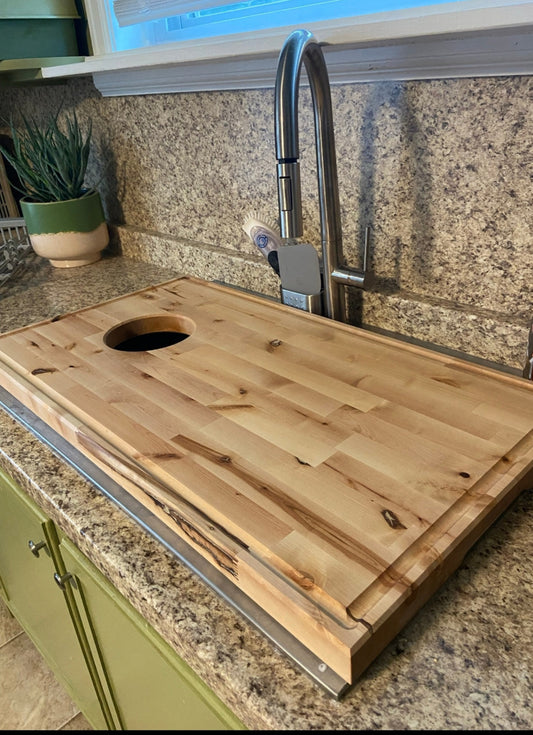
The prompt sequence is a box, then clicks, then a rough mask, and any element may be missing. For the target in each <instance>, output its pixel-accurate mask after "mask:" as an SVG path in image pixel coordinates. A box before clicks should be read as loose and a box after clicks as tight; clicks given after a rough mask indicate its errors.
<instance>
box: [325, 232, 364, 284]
mask: <svg viewBox="0 0 533 735" xmlns="http://www.w3.org/2000/svg"><path fill="white" fill-rule="evenodd" d="M369 253H370V227H369V226H367V227H365V243H364V248H363V268H362V270H357V269H355V268H335V269H334V270H333V271H332V273H331V278H332V279H333V280H334V281H336V282H337V283H342V284H343V285H345V286H357V287H358V288H368V287H369V286H370V284H371V281H372V271H371V270H370V269H369V266H368V264H369Z"/></svg>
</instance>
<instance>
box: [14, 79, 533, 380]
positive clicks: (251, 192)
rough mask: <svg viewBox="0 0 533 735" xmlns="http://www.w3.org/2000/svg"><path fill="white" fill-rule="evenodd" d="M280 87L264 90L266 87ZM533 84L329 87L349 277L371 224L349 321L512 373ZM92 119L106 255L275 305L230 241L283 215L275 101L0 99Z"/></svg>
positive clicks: (310, 196) (522, 303)
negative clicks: (250, 218)
mask: <svg viewBox="0 0 533 735" xmlns="http://www.w3.org/2000/svg"><path fill="white" fill-rule="evenodd" d="M273 84H274V80H273ZM532 100H533V80H532V78H531V77H526V76H522V77H487V78H472V79H447V80H432V81H420V82H414V81H411V82H378V83H372V84H368V83H364V84H353V85H348V84H344V85H338V86H333V87H332V101H333V114H334V122H335V138H336V147H337V165H338V176H339V196H340V205H341V214H342V227H343V250H344V256H345V261H346V265H348V266H350V267H353V268H360V267H361V261H362V253H363V239H364V237H363V235H364V231H365V227H366V226H370V227H371V228H372V238H371V248H370V264H371V266H372V269H373V271H374V273H375V276H376V281H375V283H374V285H373V287H372V289H369V290H368V291H365V292H364V293H361V292H357V291H353V290H352V291H350V293H349V294H348V295H347V296H348V303H349V309H350V311H349V320H350V322H352V323H354V324H358V325H361V326H364V327H368V328H372V329H377V330H385V331H390V332H394V333H398V334H401V335H405V336H406V337H407V338H410V339H411V338H412V339H418V340H422V341H426V342H430V343H434V344H436V345H440V346H443V347H447V348H450V349H453V350H459V351H462V352H465V353H468V354H471V355H474V356H477V357H480V358H483V359H487V360H490V361H493V362H495V363H499V364H502V365H506V366H509V367H511V368H514V369H519V370H522V368H523V365H524V360H525V357H526V347H527V340H528V331H529V324H530V322H531V316H532V312H533V307H532V299H531V283H533V258H532V257H531V248H532V244H531V243H532V241H533V208H532V207H531V195H530V188H531V182H530V170H529V168H528V162H531V153H530V147H531V146H530V141H531V140H532V139H533V115H532V114H531V112H532V109H531V108H532V106H533V101H532ZM59 102H62V103H63V106H64V107H65V108H66V109H69V108H75V109H76V111H77V113H78V115H79V116H80V119H83V117H84V116H91V117H92V119H93V135H94V140H95V143H96V147H97V155H95V157H94V158H93V160H92V162H91V167H92V168H90V173H91V177H92V178H93V179H94V180H98V179H99V178H100V176H102V177H103V178H102V185H101V191H102V196H103V199H104V203H105V208H106V215H107V218H108V221H109V222H110V224H111V232H112V234H113V240H112V245H111V247H112V248H114V249H115V250H116V249H117V248H120V250H121V251H122V252H123V253H124V254H125V255H127V256H129V257H132V258H134V259H137V260H144V261H148V262H154V263H157V264H159V265H162V266H167V267H169V268H171V269H173V270H175V271H176V272H187V273H190V274H191V275H194V276H198V277H201V278H206V279H208V280H218V281H222V282H225V283H228V284H234V285H236V286H240V287H245V288H247V289H250V290H253V291H256V292H259V293H263V294H265V295H268V296H272V297H275V298H279V281H278V279H277V277H276V276H275V274H274V273H273V271H272V270H271V269H270V267H269V266H268V265H267V264H266V262H265V261H264V259H263V258H262V256H261V255H260V254H258V253H257V252H255V251H254V248H253V245H252V244H251V242H250V241H249V239H248V238H247V236H246V235H245V234H244V232H243V231H242V224H243V221H244V217H245V216H246V214H247V213H248V212H250V211H252V210H255V211H258V212H260V213H264V214H265V216H268V217H270V218H272V217H274V218H276V217H277V191H276V160H275V147H274V110H273V102H274V93H273V88H272V89H265V90H250V91H244V90H237V91H228V92H206V93H183V94H156V95H147V96H143V95H138V96H131V97H127V96H126V97H106V98H103V97H101V96H100V93H99V92H98V91H97V90H96V89H95V88H94V85H93V84H92V81H91V80H90V79H73V80H69V81H68V82H65V83H64V84H60V85H53V86H38V87H31V88H30V87H27V88H11V89H3V90H1V91H0V104H1V107H2V110H3V111H4V112H5V113H6V115H7V116H9V112H10V111H16V110H21V111H26V112H28V111H32V110H33V109H43V110H47V109H50V108H52V109H56V108H57V105H58V104H59ZM300 106H301V107H302V108H306V109H302V114H301V115H300V126H301V127H300V151H301V169H302V197H303V210H304V228H305V229H304V236H303V238H302V240H304V241H308V242H312V243H313V244H314V245H315V246H316V247H317V248H318V247H319V212H318V200H317V191H316V174H315V171H316V162H315V147H314V130H313V120H312V114H311V109H310V93H309V90H308V89H303V90H302V92H301V95H300Z"/></svg>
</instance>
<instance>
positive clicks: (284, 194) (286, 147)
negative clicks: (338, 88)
mask: <svg viewBox="0 0 533 735" xmlns="http://www.w3.org/2000/svg"><path fill="white" fill-rule="evenodd" d="M302 64H305V68H306V71H307V77H308V79H309V84H310V87H311V95H312V100H313V111H314V123H315V144H316V158H317V178H318V196H319V204H320V231H321V241H322V242H321V247H322V273H323V289H324V296H323V312H324V315H325V316H328V317H330V318H332V319H337V320H339V321H346V315H345V306H344V293H343V291H342V289H341V288H340V287H339V285H338V284H337V283H336V282H335V281H334V280H333V278H332V277H331V274H332V273H333V272H335V271H336V270H338V264H339V258H340V255H341V251H342V247H341V244H342V234H341V218H340V206H339V192H338V181H337V160H336V155H335V136H334V131H333V113H332V105H331V91H330V85H329V77H328V72H327V68H326V62H325V60H324V55H323V53H322V49H321V47H320V45H319V44H318V42H317V41H316V39H315V38H314V36H313V35H312V34H311V33H309V31H305V30H298V31H294V32H293V33H291V35H290V36H289V37H288V39H287V41H286V42H285V45H284V46H283V48H282V50H281V54H280V57H279V62H278V71H277V76H276V89H275V136H276V157H277V160H278V166H277V168H278V201H279V213H280V227H281V235H282V237H285V238H290V237H300V236H301V235H302V234H303V222H302V202H301V190H300V163H299V157H300V151H299V141H298V92H299V87H300V73H301V68H302Z"/></svg>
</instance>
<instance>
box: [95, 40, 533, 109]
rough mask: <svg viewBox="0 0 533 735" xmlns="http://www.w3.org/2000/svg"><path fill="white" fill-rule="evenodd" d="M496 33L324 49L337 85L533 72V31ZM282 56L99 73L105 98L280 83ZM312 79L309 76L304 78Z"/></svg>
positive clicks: (98, 82) (332, 76)
mask: <svg viewBox="0 0 533 735" xmlns="http://www.w3.org/2000/svg"><path fill="white" fill-rule="evenodd" d="M532 30H533V27H531V28H521V29H519V30H518V31H509V30H508V29H507V30H503V31H491V32H489V33H474V34H470V35H468V36H464V37H459V38H458V37H454V38H450V37H432V38H430V39H428V38H422V39H420V38H414V39H408V40H402V41H397V42H391V43H387V44H385V45H380V46H375V45H372V46H370V45H368V46H366V47H349V46H339V47H334V46H331V47H328V46H325V47H324V55H325V58H326V63H327V67H328V72H329V77H330V82H331V83H332V84H342V83H355V82H372V81H377V80H397V81H403V80H410V79H411V80H414V79H445V78H454V77H457V78H460V77H473V76H508V75H511V76H513V75H530V74H533V33H532V32H531V31H532ZM277 58H278V54H275V55H274V54H265V55H262V56H259V57H252V58H250V57H248V56H245V57H242V58H232V59H218V60H216V61H215V60H207V61H196V62H193V63H189V64H188V63H183V62H182V63H179V64H165V65H160V66H153V65H152V66H149V67H144V68H136V69H117V70H111V71H99V72H94V73H93V80H94V84H95V86H96V88H97V89H98V90H99V91H100V93H101V94H102V95H103V96H105V97H108V96H119V95H138V94H156V93H170V92H195V91H215V90H232V89H258V88H271V87H274V83H275V78H276V66H277ZM302 81H303V83H304V84H305V83H306V80H305V75H304V77H303V79H302Z"/></svg>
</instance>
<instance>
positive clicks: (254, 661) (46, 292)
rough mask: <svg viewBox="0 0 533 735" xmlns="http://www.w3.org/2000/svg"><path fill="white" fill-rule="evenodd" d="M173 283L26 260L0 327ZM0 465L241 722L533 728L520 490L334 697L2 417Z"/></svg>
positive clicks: (532, 582) (529, 599)
mask: <svg viewBox="0 0 533 735" xmlns="http://www.w3.org/2000/svg"><path fill="white" fill-rule="evenodd" d="M177 275H179V274H177V273H174V272H172V271H169V270H166V269H163V268H159V267H157V266H155V265H152V264H147V263H141V262H137V261H134V260H130V259H127V258H125V257H123V256H108V257H105V258H103V259H102V260H101V261H99V262H98V263H95V264H93V265H90V266H85V267H82V268H79V269H71V270H59V269H53V268H52V267H51V266H50V265H49V264H48V263H47V262H45V261H42V260H41V259H38V261H37V262H36V263H35V264H34V265H33V266H32V267H31V268H30V269H29V270H27V271H26V272H25V273H23V274H22V275H21V276H18V277H17V278H16V279H13V281H12V282H11V283H9V284H8V286H6V287H4V288H3V289H2V290H1V291H0V331H2V332H4V331H9V330H11V329H16V328H18V327H23V326H26V325H27V324H31V323H33V322H36V321H41V320H44V319H48V318H50V317H53V316H56V315H59V314H64V313H67V312H70V311H75V310H77V309H80V308H83V307H85V306H91V305H93V304H97V303H99V302H100V301H103V300H106V299H109V298H113V297H115V296H120V295H123V294H126V293H129V292H131V291H135V290H138V289H141V288H145V287H147V286H151V285H155V284H157V283H160V282H163V281H166V280H169V279H171V278H174V277H176V276H177ZM0 466H2V468H3V469H4V470H5V471H7V472H8V473H9V474H11V475H12V476H13V477H14V478H15V479H16V480H17V481H18V482H19V484H20V485H21V486H22V487H23V488H24V489H25V490H26V492H27V493H28V494H29V495H30V496H31V497H32V498H33V499H34V500H35V501H36V502H37V503H38V504H39V505H40V506H41V507H42V508H43V510H44V511H45V512H46V513H48V515H49V516H50V517H51V518H52V519H53V520H54V521H55V522H56V524H57V525H58V526H59V527H60V528H61V529H62V530H63V532H64V533H65V534H66V535H67V536H69V537H70V538H71V539H72V540H73V542H74V543H75V544H76V545H77V546H78V547H79V548H80V549H81V550H82V551H83V552H84V553H85V554H86V555H87V557H88V558H89V559H91V561H92V562H93V563H94V564H95V566H97V567H98V568H99V569H100V570H101V571H102V572H103V573H104V574H105V575H106V576H107V577H108V579H109V580H110V581H111V582H112V583H113V584H114V585H115V586H116V588H117V589H118V590H119V591H120V592H121V593H122V594H123V595H124V596H125V597H126V598H127V599H128V600H129V601H130V602H131V603H132V604H133V605H134V607H135V608H136V609H138V610H139V612H140V613H141V614H142V615H143V616H144V617H145V618H146V620H148V622H149V623H150V624H151V625H152V626H153V627H154V628H155V629H156V630H157V631H158V632H159V633H160V634H161V635H162V636H163V638H165V639H166V640H167V641H168V642H169V644H170V645H171V646H172V647H173V648H174V649H175V650H176V651H177V652H178V653H179V654H180V656H182V657H183V659H184V660H185V661H187V663H188V664H189V665H190V666H191V667H192V668H193V669H194V670H195V671H196V672H197V673H198V674H199V676H200V677H201V678H202V679H203V680H204V681H205V682H206V683H207V684H208V685H209V686H210V687H211V688H212V689H213V690H214V691H215V693H216V694H217V695H218V696H219V697H220V698H221V699H222V700H223V701H224V702H225V703H226V704H227V705H228V706H229V707H230V708H231V709H232V710H233V711H234V712H235V714H236V715H237V716H238V717H240V719H241V720H242V722H243V723H244V724H245V725H246V726H247V727H249V728H252V729H261V730H268V729H277V730H292V729H298V730H299V729H306V730H368V729H372V730H387V729H394V730H405V729H408V730H413V729H469V730H497V729H512V730H514V729H517V730H519V729H526V728H530V727H531V726H532V725H533V712H532V708H531V703H530V700H531V676H532V663H533V592H532V590H533V567H532V565H531V563H530V560H531V557H532V555H533V513H532V511H533V490H529V491H525V492H523V493H522V494H521V495H520V496H519V498H518V499H517V500H516V501H515V502H514V504H513V505H512V506H511V507H510V508H509V509H508V510H507V511H506V512H505V513H504V514H503V515H502V516H501V517H500V519H499V520H498V521H497V522H496V523H495V524H494V525H493V526H492V527H491V529H490V530H489V531H488V532H487V533H486V534H485V535H484V536H483V537H482V539H481V540H480V541H479V542H478V543H477V544H476V545H475V546H474V548H473V549H472V550H471V551H470V552H469V553H468V555H467V556H466V557H465V559H464V561H463V563H462V565H461V566H460V567H459V569H458V570H457V572H456V573H455V574H454V575H453V576H452V577H451V579H450V580H448V582H447V583H445V584H444V585H443V586H442V587H441V588H440V590H439V591H438V592H437V593H436V594H435V595H434V596H433V597H432V598H431V600H430V601H429V602H428V603H427V604H426V605H425V607H424V608H422V610H421V611H420V612H419V613H418V614H417V615H416V616H415V618H414V619H413V620H412V621H411V622H410V623H409V624H408V625H407V626H406V627H405V628H404V629H403V630H402V632H401V633H400V634H399V635H398V636H397V637H396V638H395V639H394V640H393V641H392V643H391V644H390V645H389V646H388V647H387V648H386V649H385V650H384V651H383V653H382V654H381V655H380V656H379V657H378V658H377V659H376V660H375V661H374V663H373V664H372V665H371V666H370V667H369V668H368V669H367V671H366V672H365V673H364V674H363V676H362V677H361V678H360V679H359V680H358V681H357V682H356V684H355V685H354V686H353V687H352V689H351V690H350V691H349V692H348V694H347V695H346V696H345V697H344V698H343V699H342V700H341V701H340V702H339V701H336V700H335V699H333V698H332V697H331V696H330V695H329V694H327V693H326V692H324V691H323V690H322V689H321V688H320V687H319V686H318V685H317V684H315V683H314V682H313V681H312V680H311V679H310V678H309V677H308V676H307V675H306V674H305V673H303V672H301V671H300V670H299V669H298V668H297V667H296V665H295V664H293V662H292V661H291V660H290V659H288V658H287V657H286V656H285V655H284V654H283V653H281V652H280V651H278V649H277V648H276V647H275V645H274V644H273V643H271V642H270V641H269V640H268V639H267V638H266V637H265V636H263V635H262V634H261V633H260V632H258V631H257V630H256V629H255V627H253V626H252V625H251V624H250V623H249V622H248V621H247V620H246V619H245V618H244V617H243V616H242V615H241V614H240V613H238V612H237V611H236V610H234V609H233V607H231V606H230V605H229V603H227V602H226V601H225V600H224V599H222V598H221V597H220V596H219V595H217V594H216V593H215V592H214V591H213V590H211V589H210V588H209V587H208V586H207V585H206V584H205V583H204V582H203V581H202V580H201V579H200V578H199V577H198V576H197V575H196V574H195V573H193V572H191V571H190V570H189V569H188V568H187V567H186V566H185V565H184V564H182V563H181V562H180V560H179V559H178V558H177V557H176V556H175V555H174V554H172V553H171V552H170V551H169V550H168V549H167V548H166V547H165V546H163V544H162V543H160V542H159V541H158V540H156V539H155V538H154V537H153V536H152V535H150V534H149V533H148V532H147V531H145V530H144V529H143V528H142V527H141V526H140V525H139V524H138V523H136V522H135V521H134V520H133V519H131V518H130V517H129V516H128V515H127V514H126V513H125V512H124V511H123V510H121V509H120V508H119V507H118V506H116V505H114V504H113V502H112V501H111V500H109V499H108V498H107V497H105V496H104V495H103V494H102V493H101V492H100V491H99V490H98V489H97V488H96V487H94V486H93V485H92V484H91V483H90V482H88V481H87V480H85V479H84V478H83V477H82V476H81V475H79V474H78V473H77V472H76V471H75V470H74V469H73V468H72V467H70V466H69V465H67V464H66V463H65V462H64V461H62V460H61V459H59V458H58V457H57V456H56V455H55V454H54V453H53V452H52V451H51V450H50V449H49V448H48V447H47V446H46V445H44V444H42V443H41V442H40V441H38V440H37V439H36V438H35V437H34V436H33V435H32V434H31V433H29V431H28V430H26V429H25V428H23V427H22V426H21V425H20V424H19V423H17V422H16V421H15V420H13V419H12V418H11V417H10V416H8V415H7V414H6V413H5V412H4V411H3V410H0Z"/></svg>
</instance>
